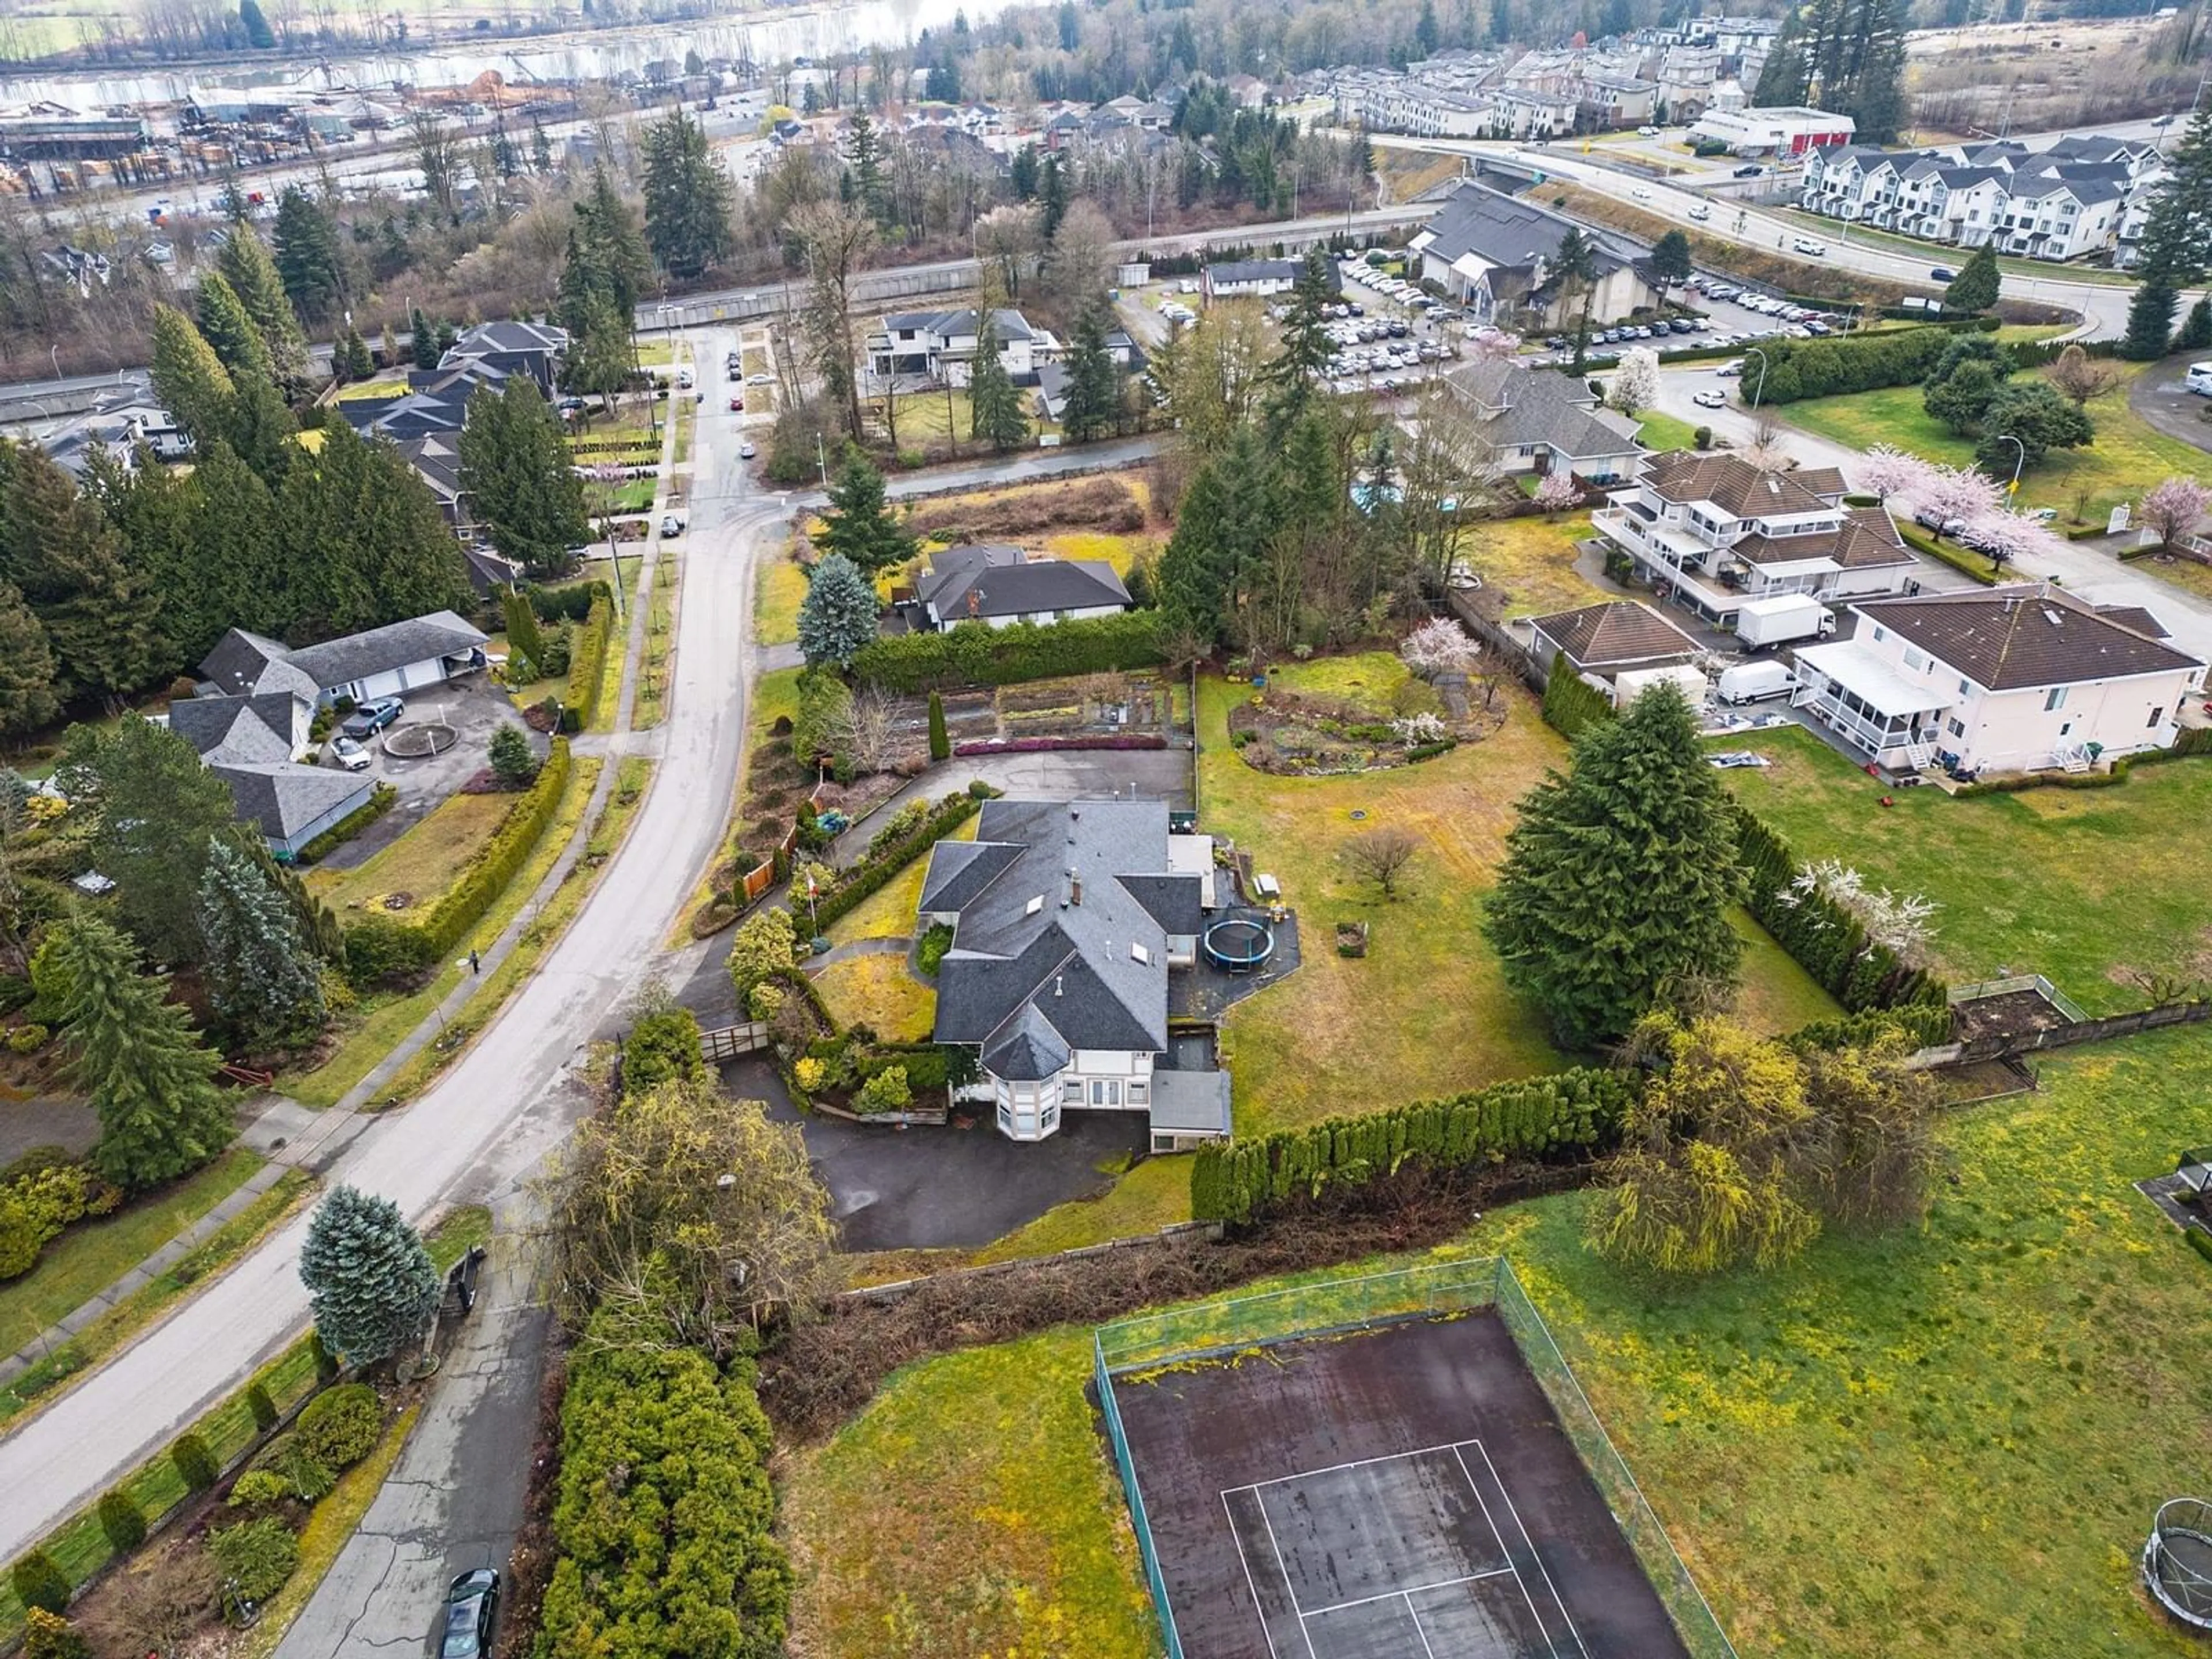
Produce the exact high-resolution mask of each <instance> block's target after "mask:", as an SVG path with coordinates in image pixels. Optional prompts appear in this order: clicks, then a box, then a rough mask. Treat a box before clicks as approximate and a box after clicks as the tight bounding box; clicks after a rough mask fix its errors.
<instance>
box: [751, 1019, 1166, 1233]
mask: <svg viewBox="0 0 2212 1659" xmlns="http://www.w3.org/2000/svg"><path fill="white" fill-rule="evenodd" d="M722 1086H723V1088H724V1089H725V1090H726V1091H728V1092H729V1093H731V1094H732V1095H735V1096H737V1097H739V1098H740V1099H744V1100H762V1101H766V1102H767V1103H768V1108H769V1116H770V1117H771V1118H773V1119H775V1121H777V1122H779V1123H796V1124H798V1125H799V1133H801V1134H802V1135H804V1136H805V1139H806V1152H807V1156H808V1157H809V1158H811V1159H812V1160H813V1163H814V1168H815V1172H816V1173H817V1174H818V1175H819V1176H821V1177H822V1182H823V1185H824V1186H826V1187H828V1188H829V1195H830V1197H831V1199H832V1200H835V1204H836V1216H837V1219H838V1220H839V1222H840V1223H841V1224H842V1225H843V1229H844V1237H843V1240H842V1243H843V1248H844V1249H848V1250H891V1249H943V1248H947V1247H956V1246H957V1247H968V1246H973V1245H977V1244H987V1243H990V1242H991V1241H992V1240H993V1239H994V1238H998V1237H1001V1236H1003V1235H1005V1234H1006V1233H1009V1232H1012V1231H1013V1230H1014V1229H1015V1228H1017V1227H1018V1226H1020V1225H1022V1224H1023V1223H1024V1222H1026V1221H1034V1220H1035V1219H1036V1218H1037V1217H1039V1216H1041V1215H1042V1214H1043V1213H1044V1212H1046V1211H1047V1210H1048V1209H1050V1208H1052V1206H1054V1205H1055V1204H1065V1203H1066V1202H1067V1201H1068V1200H1070V1199H1076V1198H1081V1197H1084V1196H1085V1194H1091V1193H1097V1192H1101V1191H1103V1190H1104V1189H1105V1188H1107V1187H1109V1186H1110V1185H1112V1184H1113V1179H1112V1177H1111V1176H1109V1175H1107V1174H1106V1173H1105V1172H1104V1171H1103V1170H1101V1169H1100V1168H1099V1167H1098V1166H1099V1165H1100V1164H1108V1163H1112V1162H1115V1161H1117V1160H1121V1159H1124V1158H1127V1157H1129V1156H1131V1155H1133V1154H1134V1153H1138V1152H1142V1151H1143V1150H1144V1148H1145V1145H1146V1126H1147V1120H1146V1116H1145V1115H1144V1114H1143V1113H1141V1112H1070V1113H1068V1114H1067V1115H1066V1116H1065V1117H1063V1118H1062V1119H1061V1120H1060V1121H1061V1125H1062V1127H1061V1129H1060V1133H1058V1134H1056V1135H1054V1136H1053V1137H1052V1139H1049V1140H1045V1141H1041V1142H1038V1143H1037V1144H1036V1145H1034V1146H1025V1145H1023V1144H1020V1143H1018V1142H1015V1141H1012V1140H1009V1139H1006V1136H1004V1135H1002V1134H1000V1133H999V1132H998V1130H996V1129H995V1128H994V1127H991V1125H990V1122H989V1121H988V1120H987V1118H978V1119H977V1120H976V1121H975V1127H973V1128H968V1129H961V1128H956V1127H951V1126H950V1125H948V1126H946V1127H944V1128H941V1129H933V1128H928V1127H915V1128H908V1129H895V1128H877V1127H872V1126H870V1125H867V1124H862V1123H848V1122H845V1121H843V1120H842V1119H839V1118H833V1117H821V1116H817V1115H812V1114H810V1113H805V1112H801V1111H799V1109H798V1108H796V1107H795V1106H793V1104H792V1103H791V1097H790V1096H789V1095H787V1093H785V1092H784V1087H783V1079H781V1078H780V1077H778V1076H777V1075H776V1073H775V1067H774V1066H770V1065H769V1063H768V1062H767V1061H765V1060H732V1061H731V1062H729V1063H728V1064H726V1065H725V1066H723V1067H722Z"/></svg>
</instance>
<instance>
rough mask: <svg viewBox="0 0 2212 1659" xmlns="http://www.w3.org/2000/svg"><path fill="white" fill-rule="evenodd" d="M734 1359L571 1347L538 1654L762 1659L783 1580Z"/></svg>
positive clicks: (775, 1632) (755, 1419)
mask: <svg viewBox="0 0 2212 1659" xmlns="http://www.w3.org/2000/svg"><path fill="white" fill-rule="evenodd" d="M753 1379H754V1370H753V1364H752V1362H751V1361H750V1359H743V1358H740V1359H736V1360H733V1361H732V1362H731V1364H730V1366H729V1369H728V1370H727V1372H726V1373H724V1372H722V1371H720V1370H717V1369H716V1367H715V1365H714V1362H713V1361H712V1360H711V1359H709V1358H707V1356H706V1355H704V1354H702V1353H700V1352H697V1351H696V1350H694V1349H690V1348H683V1347H678V1346H674V1345H672V1344H671V1345H669V1346H665V1347H661V1346H655V1347H652V1348H641V1347H624V1346H617V1345H614V1344H611V1343H606V1342H603V1341H594V1340H588V1339H587V1340H586V1342H585V1343H584V1344H583V1345H582V1346H580V1348H579V1349H578V1351H577V1358H575V1359H574V1360H573V1361H572V1362H571V1364H570V1365H569V1369H568V1393H567V1395H565V1396H564V1397H563V1399H562V1402H561V1476H560V1481H559V1484H558V1486H557V1487H556V1492H555V1497H554V1503H553V1541H554V1547H555V1549H556V1560H555V1562H554V1566H553V1579H552V1583H550V1585H549V1586H548V1588H547V1589H546V1592H545V1602H544V1612H543V1615H542V1619H541V1623H540V1628H539V1633H538V1652H539V1653H541V1654H553V1655H567V1654H578V1655H580V1654H620V1655H622V1656H623V1659H770V1656H773V1655H775V1654H778V1653H781V1651H782V1650H783V1640H784V1634H785V1630H786V1626H787V1621H788V1618H789V1614H790V1609H791V1583H792V1574H791V1566H790V1564H789V1562H788V1561H787V1559H785V1557H784V1553H783V1549H782V1547H781V1545H779V1544H778V1543H777V1542H776V1541H775V1537H774V1536H773V1535H772V1534H771V1530H770V1529H771V1528H772V1526H773V1524H774V1522H775V1492H774V1490H773V1488H772V1487H771V1486H769V1473H768V1458H769V1422H768V1417H767V1414H766V1413H763V1411H762V1410H761V1407H760V1401H758V1399H757V1397H756V1396H755V1395H754V1392H753Z"/></svg>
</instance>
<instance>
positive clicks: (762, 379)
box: [745, 374, 775, 386]
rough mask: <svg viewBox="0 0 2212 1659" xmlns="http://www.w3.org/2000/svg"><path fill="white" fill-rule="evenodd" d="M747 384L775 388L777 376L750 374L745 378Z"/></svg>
mask: <svg viewBox="0 0 2212 1659" xmlns="http://www.w3.org/2000/svg"><path fill="white" fill-rule="evenodd" d="M745 384H746V385H747V386H773V385H775V375H773V374H748V375H746V376H745Z"/></svg>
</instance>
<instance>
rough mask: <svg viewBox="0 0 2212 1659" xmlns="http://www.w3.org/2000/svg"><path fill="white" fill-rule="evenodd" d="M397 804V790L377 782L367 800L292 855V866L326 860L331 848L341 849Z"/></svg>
mask: <svg viewBox="0 0 2212 1659" xmlns="http://www.w3.org/2000/svg"><path fill="white" fill-rule="evenodd" d="M397 805H399V791H398V788H397V787H394V786H393V785H392V784H388V783H380V784H378V785H377V786H376V787H375V788H374V789H372V790H370V791H369V793H368V800H367V801H366V802H365V803H363V804H362V805H361V806H360V807H359V808H357V809H356V811H351V812H349V813H347V814H346V815H345V816H344V817H342V818H340V819H339V820H338V821H337V823H334V824H332V825H331V827H330V828H329V829H325V830H324V831H323V833H322V834H321V835H319V836H316V837H315V838H314V839H313V841H311V842H308V843H307V845H306V846H305V847H302V848H301V849H300V850H299V851H298V852H297V853H296V854H294V855H293V858H292V862H293V863H295V864H313V863H314V862H315V861H316V860H318V859H321V858H325V857H327V856H328V855H329V854H330V852H331V848H335V847H339V846H343V844H344V843H345V842H349V841H351V840H352V839H353V838H354V837H355V836H357V835H359V834H360V833H361V832H362V830H364V829H368V826H369V825H370V824H372V823H375V822H376V821H377V819H379V818H380V817H383V816H384V815H385V814H386V812H389V811H391V810H392V808H393V807H395V806H397Z"/></svg>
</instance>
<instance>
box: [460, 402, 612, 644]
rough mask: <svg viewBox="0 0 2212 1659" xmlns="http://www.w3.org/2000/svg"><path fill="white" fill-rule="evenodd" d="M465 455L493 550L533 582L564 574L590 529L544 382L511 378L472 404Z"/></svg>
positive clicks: (467, 482)
mask: <svg viewBox="0 0 2212 1659" xmlns="http://www.w3.org/2000/svg"><path fill="white" fill-rule="evenodd" d="M459 447H460V453H461V487H462V489H464V490H465V491H466V492H467V494H468V497H469V504H470V508H471V512H472V513H474V514H475V516H476V519H477V522H478V523H480V524H481V525H482V526H483V528H484V532H485V534H486V535H488V536H489V538H491V544H492V545H493V546H494V547H495V548H497V549H498V550H500V551H501V553H503V554H505V555H506V556H507V557H508V558H510V559H513V560H514V561H516V562H518V563H520V564H521V565H522V566H523V567H524V568H526V569H527V570H528V571H529V572H530V573H531V574H532V575H539V576H542V575H548V574H560V573H562V572H565V571H566V570H567V569H568V568H569V564H570V550H571V549H573V548H575V547H576V546H578V545H580V544H581V543H583V542H584V541H585V540H586V538H589V536H590V534H591V525H590V522H589V521H588V520H586V517H585V514H584V481H583V480H582V479H581V478H579V477H577V476H576V471H575V467H574V465H573V459H574V458H573V457H572V455H571V454H570V453H569V449H568V441H567V440H566V439H565V438H564V437H563V436H562V431H561V421H560V417H559V416H557V415H556V413H555V412H554V410H553V406H552V405H551V404H549V403H547V402H546V401H545V399H544V397H543V396H542V395H540V393H539V392H538V384H537V382H536V381H534V380H532V379H531V378H530V377H529V376H528V375H526V374H512V375H509V376H508V377H507V384H506V385H505V386H503V387H501V389H500V390H499V391H498V392H492V391H491V390H489V388H486V389H485V390H483V391H480V392H477V394H476V395H475V396H474V397H472V398H470V399H469V414H468V422H467V423H466V424H465V426H463V427H462V428H461V436H460V445H459ZM538 654H539V653H536V652H532V653H531V659H532V661H536V660H538Z"/></svg>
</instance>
